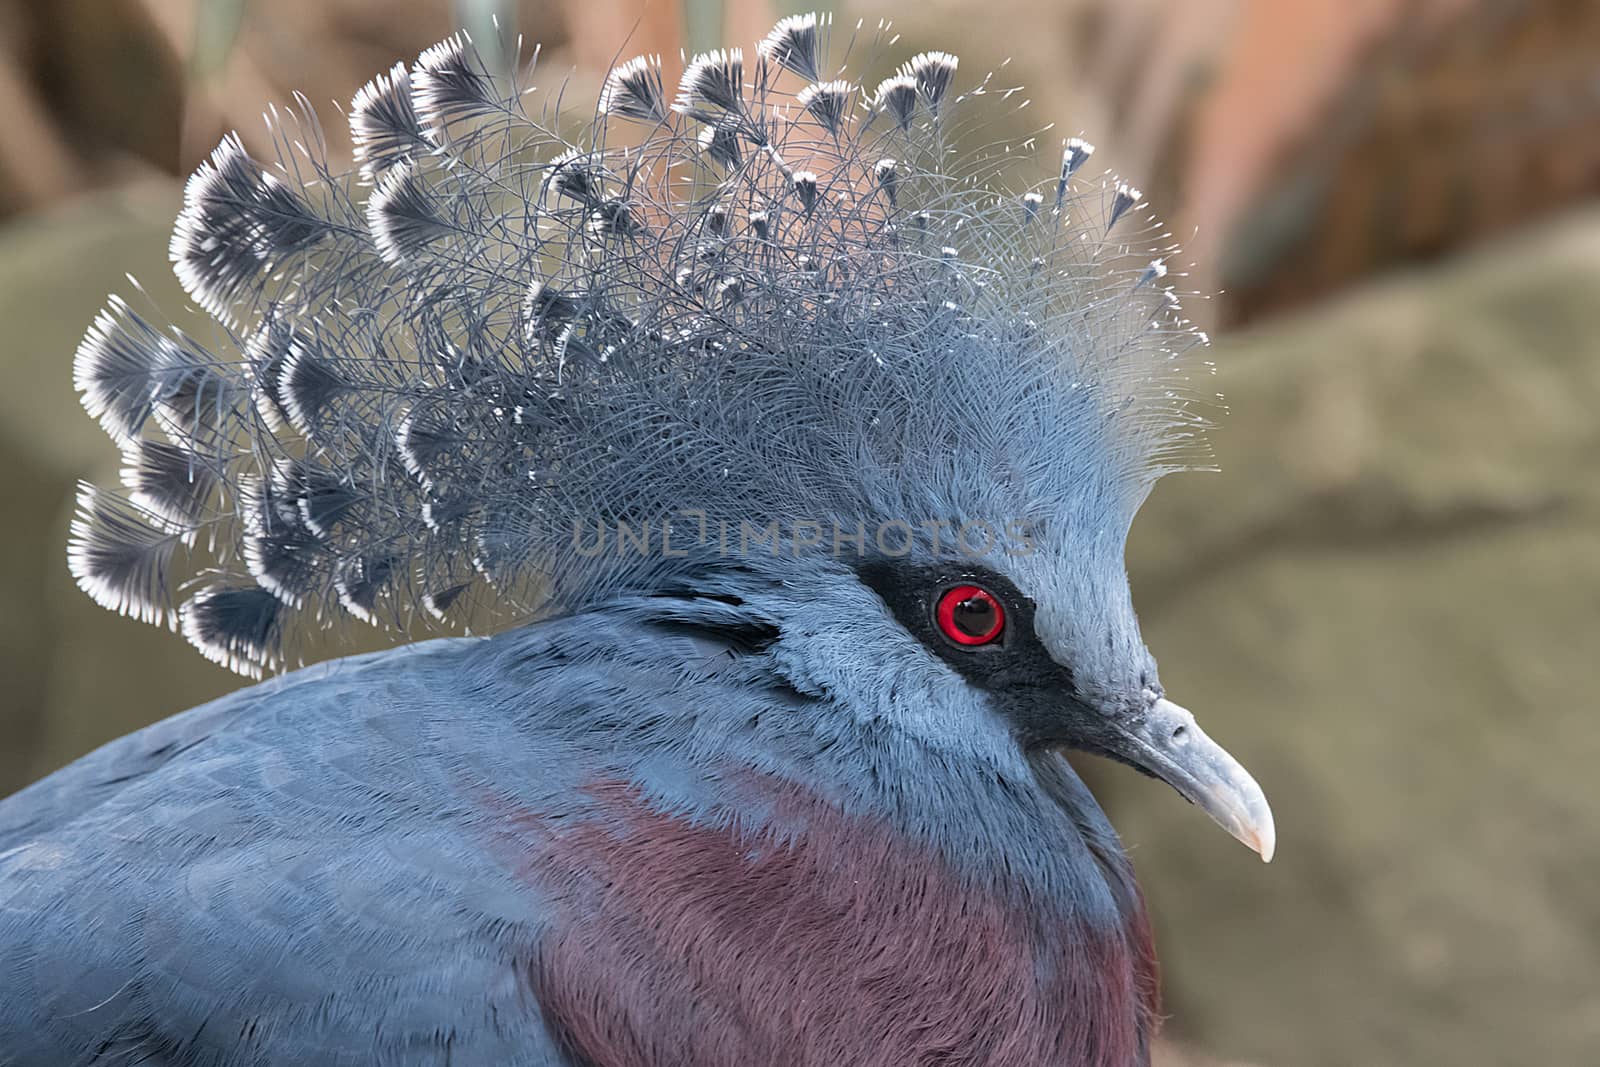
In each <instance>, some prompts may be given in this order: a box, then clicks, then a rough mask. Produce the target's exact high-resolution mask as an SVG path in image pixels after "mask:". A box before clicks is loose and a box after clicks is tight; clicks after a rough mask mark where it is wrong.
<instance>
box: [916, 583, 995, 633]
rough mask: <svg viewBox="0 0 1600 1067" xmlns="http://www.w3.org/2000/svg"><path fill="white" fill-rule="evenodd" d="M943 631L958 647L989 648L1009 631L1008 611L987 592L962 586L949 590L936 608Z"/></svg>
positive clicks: (976, 587)
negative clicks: (1002, 632)
mask: <svg viewBox="0 0 1600 1067" xmlns="http://www.w3.org/2000/svg"><path fill="white" fill-rule="evenodd" d="M933 614H934V618H935V619H936V620H937V621H938V623H939V632H940V633H942V634H944V635H945V636H946V637H948V638H949V639H950V640H952V641H954V642H955V643H956V644H958V645H967V646H969V647H970V646H975V645H987V644H989V643H990V642H991V641H993V640H994V639H995V638H997V637H999V636H1000V632H1001V631H1002V630H1004V629H1005V628H1006V611H1005V608H1003V607H1001V606H1000V601H999V600H998V599H997V598H996V597H995V595H994V594H993V593H991V592H989V590H987V589H983V588H981V587H979V586H976V585H958V586H956V587H955V588H953V589H946V590H945V591H944V592H943V593H942V594H940V596H939V603H938V605H937V606H936V607H935V608H934V613H933Z"/></svg>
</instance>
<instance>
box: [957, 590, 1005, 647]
mask: <svg viewBox="0 0 1600 1067" xmlns="http://www.w3.org/2000/svg"><path fill="white" fill-rule="evenodd" d="M950 619H951V621H952V622H954V623H955V624H956V629H958V630H960V631H961V632H962V633H964V634H966V635H967V636H968V637H985V636H987V635H988V633H989V631H990V630H993V629H994V624H995V602H994V600H993V598H991V597H986V596H973V597H968V598H967V599H965V600H963V601H962V602H961V603H959V604H957V605H956V606H955V610H954V611H952V612H951V613H950Z"/></svg>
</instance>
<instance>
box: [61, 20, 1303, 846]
mask: <svg viewBox="0 0 1600 1067" xmlns="http://www.w3.org/2000/svg"><path fill="white" fill-rule="evenodd" d="M895 41H896V38H895V37H894V35H893V34H892V31H890V30H889V29H888V28H887V26H884V27H880V29H879V40H878V41H877V42H876V44H872V45H869V46H868V47H867V48H866V49H865V50H866V51H868V52H879V53H882V52H886V51H887V50H889V49H890V48H892V47H893V46H894V44H895ZM827 44H828V25H827V20H826V19H825V18H822V19H819V18H817V17H815V16H797V17H791V18H788V19H785V20H783V22H781V23H780V24H779V25H778V27H777V28H776V29H774V30H773V32H772V33H771V34H769V35H768V37H767V38H766V39H765V40H763V41H762V42H760V43H759V44H758V46H757V48H756V50H755V52H754V54H753V57H752V61H751V62H749V63H747V62H746V57H745V55H744V54H743V53H742V52H741V51H739V50H738V49H730V50H723V51H717V52H710V53H706V54H704V55H699V56H695V57H692V59H691V60H690V61H689V63H688V66H687V70H686V71H685V73H684V75H683V78H682V81H681V82H680V84H679V86H678V90H677V93H676V95H675V96H673V97H670V98H669V96H668V95H667V93H666V91H665V89H664V87H663V84H662V78H661V64H660V60H659V58H657V57H648V56H643V57H639V58H638V59H634V60H630V61H628V62H626V63H623V64H621V65H619V66H617V67H616V68H615V69H614V70H612V71H611V73H610V75H609V76H608V77H607V79H606V81H605V84H604V87H603V90H602V91H601V93H600V95H599V97H598V99H597V101H596V102H595V107H594V110H593V112H591V113H590V115H589V119H590V121H588V122H587V123H586V124H584V125H581V126H579V127H575V128H572V129H567V128H566V127H565V125H564V122H563V119H564V116H563V115H562V114H561V113H560V111H559V108H558V107H557V105H559V104H560V103H561V100H562V98H561V95H560V93H559V91H558V92H557V93H555V95H554V96H553V97H550V96H548V95H547V96H546V97H544V98H541V97H539V96H538V95H537V94H535V93H534V92H533V90H532V88H531V86H530V84H529V79H530V78H531V76H532V73H533V71H532V68H531V66H530V67H529V68H527V69H526V70H523V71H520V72H518V73H517V74H515V75H513V76H512V77H511V79H510V81H509V82H508V81H506V80H505V79H502V78H500V77H498V76H497V75H496V74H494V73H492V72H491V71H490V69H489V68H488V67H487V66H486V65H485V64H484V63H483V62H482V61H481V60H480V59H479V57H478V55H477V52H476V51H475V49H474V48H473V46H472V44H471V42H470V41H468V40H467V39H466V38H465V37H464V36H462V35H458V36H456V37H453V38H451V39H449V40H447V41H445V42H442V43H441V44H439V45H437V46H435V47H434V48H430V49H429V50H427V51H426V52H424V53H423V54H422V56H421V57H419V59H418V60H417V62H416V63H415V64H413V65H411V66H409V67H408V66H406V65H404V64H401V65H399V66H396V67H395V68H394V69H393V70H391V71H390V72H389V73H387V74H385V75H382V76H380V77H378V78H376V79H374V81H373V82H372V83H371V84H369V85H368V86H366V87H365V88H364V89H363V90H362V91H361V92H360V93H359V94H357V96H356V98H355V100H354V101H353V102H352V105H351V108H350V111H349V117H350V123H351V136H352V141H353V143H354V145H355V148H356V154H357V166H356V167H355V168H353V169H351V170H349V171H346V172H337V171H336V170H335V169H334V168H333V167H332V166H330V165H329V163H328V162H327V160H326V159H324V158H322V156H321V155H320V151H321V145H322V139H321V138H320V136H317V134H316V123H315V118H314V117H313V116H311V115H309V114H298V113H294V112H276V111H275V112H273V113H272V116H271V118H272V122H273V123H274V128H273V131H272V132H273V140H274V141H276V142H277V143H278V144H279V145H280V146H281V150H282V156H281V158H279V159H277V160H269V161H267V162H261V161H258V160H256V159H254V158H253V157H252V156H251V155H250V154H249V153H248V152H247V151H246V149H245V147H244V143H243V142H242V141H241V140H240V139H239V138H238V137H236V136H229V137H228V138H226V139H225V140H224V141H223V142H222V144H221V145H220V146H219V147H218V148H217V149H216V151H215V152H214V153H213V155H212V157H211V159H210V160H209V161H208V162H207V163H206V164H205V165H203V166H202V167H201V168H200V170H199V171H198V172H197V173H196V174H195V175H194V177H193V178H192V179H191V180H190V182H189V184H188V187H187V189H186V193H185V206H184V209H183V212H182V214H181V215H180V217H179V220H178V225H177V228H176V232H175V233H174V235H173V240H172V246H171V255H172V259H173V262H174V266H175V268H176V271H177V273H178V276H179V278H180V280H181V281H182V282H183V283H184V285H185V287H186V288H187V289H188V291H189V293H190V295H191V296H192V297H193V298H194V300H195V302H196V304H197V305H198V306H199V307H200V308H202V309H203V310H204V311H206V312H207V313H209V314H210V315H211V316H212V317H213V318H214V319H215V320H216V322H217V328H216V329H214V330H211V331H209V333H210V334H211V335H212V336H215V337H216V338H217V344H218V346H219V347H221V348H224V349H225V348H227V347H229V346H234V347H236V348H237V349H238V352H237V355H236V358H229V357H228V356H227V354H226V352H212V351H209V350H207V349H206V348H203V347H202V346H201V345H200V344H198V343H197V342H196V340H195V338H196V337H197V336H199V334H198V333H193V332H191V333H184V332H179V331H176V330H170V329H161V328H158V327H156V326H154V325H151V324H150V323H149V322H147V321H146V320H145V319H144V318H143V317H142V316H141V315H139V314H138V313H136V312H135V311H134V310H133V309H132V308H131V307H130V306H129V305H128V304H127V303H125V302H123V301H120V300H115V299H114V300H113V301H112V302H111V304H110V305H109V306H108V308H107V309H106V310H105V311H104V312H103V313H102V314H101V316H100V317H99V318H98V319H97V320H96V322H95V324H94V326H93V327H92V328H91V330H90V331H89V335H88V336H87V337H86V338H85V340H84V343H83V345H82V346H81V348H80V350H79V353H78V360H77V366H76V381H77V385H78V387H79V389H80V390H81V391H82V393H83V397H84V402H85V405H86V406H87V407H88V409H89V410H90V412H91V413H92V414H94V415H96V416H97V417H98V418H100V419H101V421H102V423H103V424H104V425H105V426H106V428H107V429H108V431H109V432H110V433H111V434H112V436H113V437H114V438H115V439H116V440H117V441H118V442H119V443H120V444H121V445H122V446H123V448H124V450H125V452H126V454H127V457H128V465H127V468H126V469H125V470H124V472H123V487H122V488H121V489H120V490H103V489H98V488H94V487H87V486H86V487H84V489H83V490H82V494H81V495H80V500H79V515H78V518H77V521H76V522H75V524H74V527H73V538H72V545H71V548H70V553H69V561H70V563H71V566H72V569H73V572H74V574H75V575H76V576H77V577H78V579H79V581H80V583H81V584H82V585H83V587H84V588H85V589H86V590H87V591H88V592H89V593H90V595H92V596H94V597H95V598H96V599H97V600H99V601H100V602H101V603H102V604H105V605H106V606H108V607H112V608H114V609H117V610H121V611H125V612H128V613H131V614H135V615H138V616H139V617H141V618H143V619H146V620H148V621H153V622H164V623H168V624H171V625H174V626H176V627H178V628H180V629H181V630H182V631H183V633H184V635H185V636H186V637H188V638H189V640H190V641H192V642H193V643H194V644H195V645H196V646H197V647H198V648H199V649H200V650H201V651H202V652H204V653H205V654H206V655H208V656H210V657H211V658H213V659H215V660H217V661H218V662H221V663H224V664H226V665H228V666H230V667H233V668H235V669H238V670H241V671H245V672H249V673H260V672H262V671H264V670H270V669H277V668H280V667H282V666H285V665H287V664H288V663H291V662H293V661H294V660H295V659H296V658H297V656H298V652H297V649H296V646H295V643H294V642H295V635H296V634H297V633H298V632H300V630H301V629H302V626H301V625H300V624H301V623H303V622H304V621H306V620H309V621H310V622H311V623H312V624H313V626H312V628H314V629H322V628H327V627H329V626H331V625H333V624H335V623H337V622H339V621H340V620H342V619H345V618H347V617H348V618H351V619H356V620H359V621H361V622H364V623H369V624H373V625H377V626H380V627H384V628H387V629H389V630H391V631H392V632H395V633H397V634H402V635H407V636H411V635H414V634H415V633H416V632H417V630H418V629H419V628H421V627H423V626H424V625H426V624H427V620H429V619H432V618H437V619H441V620H443V621H444V623H445V624H446V625H448V626H456V627H461V626H470V627H471V628H472V629H474V630H479V631H481V630H483V629H486V628H489V627H492V626H496V625H504V624H505V622H506V621H507V620H508V619H509V620H512V621H527V620H531V619H537V618H538V617H540V616H544V615H552V614H559V613H569V614H570V613H581V612H583V611H586V610H589V609H592V608H594V607H596V606H598V605H601V604H603V603H605V602H607V601H608V600H612V599H615V598H617V597H619V596H636V595H641V594H642V595H645V596H662V595H664V594H666V593H669V592H671V591H676V590H691V591H696V592H698V593H700V594H706V595H710V596H714V597H722V598H725V599H727V600H730V601H737V602H740V603H749V604H757V603H759V604H761V605H764V606H763V609H762V610H763V611H764V612H765V615H766V618H767V621H768V624H770V625H771V626H774V627H776V628H777V629H779V630H780V631H781V632H782V635H783V636H782V639H781V641H780V642H779V645H780V646H781V648H780V651H779V654H781V655H783V656H789V657H792V659H793V664H792V665H793V666H795V669H797V670H798V669H801V667H803V668H804V669H805V670H806V671H808V672H810V674H811V675H812V676H814V677H816V678H819V679H822V682H821V683H820V684H824V685H827V684H833V685H835V687H836V695H840V696H841V697H844V696H848V700H841V703H845V704H849V705H852V706H856V707H862V706H876V707H881V708H882V709H883V710H884V711H885V714H887V715H889V716H891V717H893V718H894V719H895V720H896V721H899V722H900V723H901V724H902V725H904V726H905V727H906V728H908V729H917V730H921V731H923V732H925V733H928V734H930V735H931V734H937V733H939V732H940V731H945V732H949V731H951V730H956V729H959V722H960V721H961V719H962V716H963V715H970V716H972V717H975V718H981V719H983V720H984V721H985V722H994V723H1000V724H1003V725H1004V727H1005V730H1004V731H1003V733H1004V736H1005V737H1006V738H1007V739H1008V743H1010V744H1013V745H1020V746H1022V747H1023V748H1024V749H1035V748H1040V747H1048V748H1074V749H1080V750H1084V751H1088V752H1095V753H1099V754H1102V755H1107V756H1111V757H1113V758H1115V759H1119V760H1122V761H1124V762H1127V763H1130V764H1133V765H1134V766H1136V767H1138V768H1140V769H1142V770H1144V771H1146V772H1148V773H1150V774H1153V775H1155V776H1157V777H1159V778H1161V779H1163V780H1165V781H1167V782H1168V783H1170V784H1171V785H1172V786H1173V787H1174V788H1176V789H1177V790H1178V791H1179V792H1180V793H1182V794H1183V795H1184V796H1185V797H1187V798H1188V799H1190V800H1192V801H1193V802H1194V803H1195V804H1197V805H1199V806H1200V807H1201V808H1203V809H1204V810H1205V811H1206V812H1207V813H1208V814H1210V815H1211V816H1212V817H1213V818H1215V819H1216V820H1217V821H1218V822H1219V823H1221V824H1222V825H1223V826H1224V827H1226V828H1227V829H1228V830H1229V831H1230V832H1231V833H1233V834H1234V835H1235V836H1236V837H1238V838H1239V839H1240V840H1242V841H1244V842H1245V843H1246V844H1249V845H1251V847H1253V848H1256V849H1257V850H1258V851H1259V852H1260V853H1261V854H1262V855H1263V857H1270V855H1271V853H1272V847H1273V829H1272V820H1271V815H1270V813H1269V811H1268V809H1267V806H1266V803H1265V801H1264V800H1263V798H1262V795H1261V791H1260V789H1259V788H1258V787H1257V786H1256V784H1255V783H1254V782H1253V781H1252V780H1251V778H1250V776H1249V775H1248V774H1246V773H1245V772H1244V770H1243V769H1242V768H1240V766H1239V765H1238V764H1237V763H1236V762H1235V761H1234V760H1233V759H1232V758H1230V757H1229V756H1228V755H1227V753H1226V752H1224V751H1223V750H1222V749H1221V748H1220V747H1218V746H1217V745H1216V744H1214V743H1213V742H1212V741H1211V740H1210V739H1209V738H1207V736H1206V735H1205V734H1204V733H1203V732H1202V731H1201V730H1200V728H1199V727H1198V726H1197V725H1196V724H1195V722H1194V719H1193V717H1192V716H1191V715H1189V713H1188V712H1186V711H1184V710H1183V709H1182V708H1181V707H1179V706H1178V705H1177V704H1175V703H1173V702H1171V701H1169V700H1168V699H1167V698H1166V696H1165V693H1164V691H1163V689H1162V686H1161V683H1160V681H1159V679H1158V677H1157V674H1156V670H1155V664H1154V661H1153V660H1152V658H1151V656H1150V654H1149V653H1148V652H1147V651H1146V649H1145V647H1144V643H1143V641H1142V639H1141V638H1140V635H1139V628H1138V624H1137V621H1136V618H1135V615H1134V611H1133V607H1132V604H1131V599H1130V596H1129V590H1128V584H1127V578H1126V573H1125V569H1124V564H1123V558H1122V557H1123V544H1124V540H1125V537H1126V534H1127V531H1128V528H1129V524H1130V523H1131V521H1132V519H1133V516H1134V513H1135V512H1136V511H1137V510H1138V508H1139V506H1140V504H1141V503H1142V502H1143V500H1144V499H1145V497H1146V496H1147V495H1148V493H1149V491H1150V488H1151V486H1152V485H1153V484H1154V482H1155V481H1156V480H1157V479H1158V478H1159V477H1161V476H1162V475H1164V474H1166V473H1168V472H1170V471H1173V470H1177V469H1180V468H1182V467H1185V466H1189V465H1192V461H1193V456H1194V455H1195V454H1196V450H1197V448H1198V447H1199V446H1200V444H1201V443H1202V438H1201V430H1202V429H1203V426H1204V424H1205V421H1206V418H1205V411H1206V409H1207V404H1208V401H1209V400H1210V398H1209V397H1208V396H1207V394H1205V393H1204V392H1203V391H1202V390H1201V388H1200V386H1199V385H1198V379H1201V378H1203V376H1204V374H1205V373H1206V372H1207V371H1208V369H1209V365H1208V364H1206V363H1205V362H1204V360H1203V359H1200V358H1197V355H1196V353H1197V351H1198V350H1200V349H1202V348H1203V341H1204V338H1203V336H1202V335H1200V334H1199V333H1198V332H1197V331H1196V330H1195V329H1194V327H1193V326H1192V324H1191V323H1190V322H1189V321H1188V320H1187V319H1186V318H1184V316H1183V313H1182V294H1180V292H1179V291H1178V287H1177V284H1176V283H1177V282H1178V280H1179V277H1180V275H1179V274H1176V273H1170V272H1169V267H1168V263H1169V262H1171V260H1172V257H1173V254H1174V253H1175V251H1176V250H1175V248H1174V247H1172V246H1171V245H1170V243H1169V235H1167V234H1166V233H1164V232H1163V231H1161V230H1160V229H1159V227H1158V225H1157V224H1156V223H1155V222H1154V220H1153V219H1152V218H1151V217H1150V215H1149V212H1148V210H1147V209H1146V208H1145V205H1144V202H1143V198H1142V196H1141V195H1140V194H1139V192H1138V191H1137V190H1136V189H1134V188H1133V187H1132V186H1130V185H1128V184H1127V183H1125V182H1121V181H1118V180H1117V179H1115V178H1114V177H1111V176H1109V175H1091V173H1090V170H1089V168H1088V167H1087V163H1088V161H1089V159H1090V156H1091V155H1092V153H1093V151H1094V149H1093V147H1092V146H1090V145H1088V144H1087V143H1085V142H1084V141H1082V140H1081V139H1078V138H1066V139H1064V140H1060V141H1055V140H1053V139H1052V138H1049V137H1047V136H1045V135H1044V134H1040V135H1036V136H1034V137H1031V138H1028V139H1026V140H1024V141H1021V142H1019V143H1017V144H1014V145H1008V146H1003V149H1004V150H995V149H992V148H979V147H971V148H970V149H969V150H967V151H957V150H956V149H957V146H960V145H966V146H975V145H978V144H981V143H982V142H981V141H980V139H979V136H978V135H979V132H980V131H981V130H982V129H984V128H986V127H988V126H989V125H990V124H992V123H993V122H994V121H995V120H996V119H997V118H999V117H1001V116H1000V115H999V114H998V109H1001V108H1005V107H1013V108H1015V109H1018V110H1020V108H1021V106H1023V103H1024V101H1023V98H1022V97H1020V96H1017V95H1016V91H1015V90H1014V89H1009V88H1003V87H1000V86H998V85H996V84H994V81H993V79H992V78H979V79H976V80H975V81H973V82H971V83H970V84H969V85H967V86H966V88H965V90H964V91H963V88H962V84H961V79H960V77H958V61H957V59H956V57H954V56H952V55H949V54H947V53H944V52H928V53H924V54H922V55H918V56H915V57H912V58H910V59H908V60H907V61H906V62H905V63H904V64H902V65H901V66H900V68H899V69H898V70H897V71H896V72H895V73H893V74H892V75H891V76H890V77H888V78H886V79H884V80H883V81H882V82H880V83H879V84H878V85H877V86H876V87H875V88H873V89H871V90H868V89H867V88H866V87H865V86H862V85H859V84H857V83H855V82H854V81H852V80H851V79H850V78H848V77H846V76H844V75H843V74H838V75H835V76H831V77H830V76H826V75H824V73H823V72H824V71H825V70H831V69H833V68H831V67H829V64H828V61H827V57H826V54H825V53H826V51H827ZM1013 99H1014V100H1015V103H1014V104H1012V105H1007V104H1006V103H1005V101H1008V100H1013ZM541 100H542V104H541V103H540V101H541ZM541 108H542V109H541ZM1045 144H1051V145H1053V146H1057V147H1052V149H1051V150H1050V152H1049V153H1042V152H1041V148H1042V146H1043V145H1045ZM1041 155H1043V157H1044V158H1043V159H1042V162H1044V163H1045V164H1046V166H1047V167H1048V168H1049V169H1048V171H1047V174H1048V177H1046V178H1045V179H1044V180H1042V181H1035V182H1029V181H1027V180H1025V179H1023V178H1019V177H1018V176H1017V175H1018V174H1019V173H1022V172H1025V171H1026V169H1027V167H1028V165H1029V164H1028V161H1029V160H1039V159H1040V157H1041ZM829 679H831V680H832V681H831V682H829Z"/></svg>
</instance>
